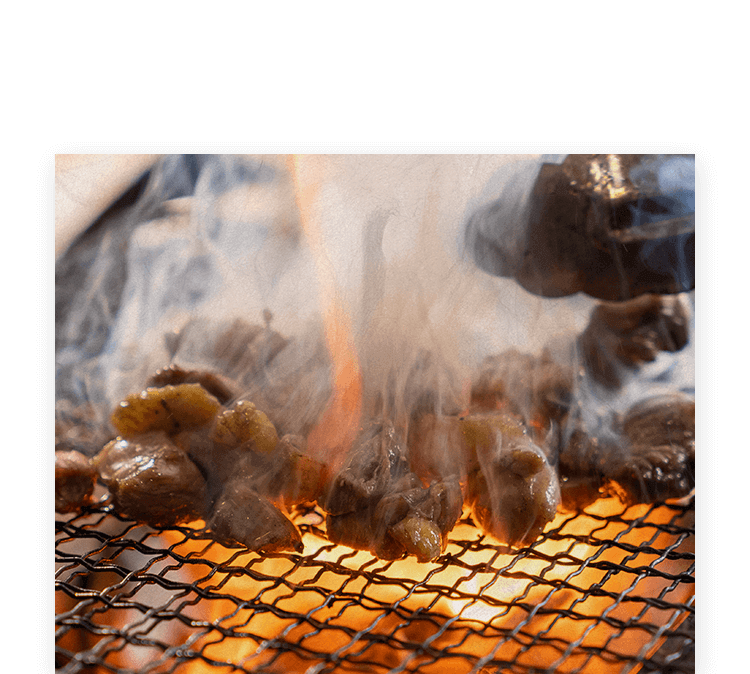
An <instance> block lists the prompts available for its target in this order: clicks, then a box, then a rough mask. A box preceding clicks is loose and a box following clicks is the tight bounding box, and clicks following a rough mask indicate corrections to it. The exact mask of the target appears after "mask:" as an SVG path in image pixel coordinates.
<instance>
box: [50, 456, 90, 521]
mask: <svg viewBox="0 0 750 674" xmlns="http://www.w3.org/2000/svg"><path fill="white" fill-rule="evenodd" d="M95 482H96V470H95V469H94V467H93V466H92V465H91V459H89V457H87V456H84V455H83V454H81V453H80V452H76V451H60V452H55V511H56V512H58V513H69V512H75V511H78V510H80V509H81V508H82V507H83V506H86V505H88V504H89V503H90V502H91V495H92V494H93V492H94V484H95Z"/></svg>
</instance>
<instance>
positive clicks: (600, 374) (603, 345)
mask: <svg viewBox="0 0 750 674" xmlns="http://www.w3.org/2000/svg"><path fill="white" fill-rule="evenodd" d="M689 324H690V311H689V308H688V304H687V301H686V300H685V298H684V297H682V296H680V295H641V296H640V297H637V298H635V299H633V300H630V301H628V302H613V303H602V304H600V305H599V306H597V307H596V309H594V311H593V313H592V314H591V319H590V321H589V324H588V326H587V327H586V329H585V330H584V332H583V334H582V335H581V336H580V338H579V346H580V351H581V356H582V359H583V364H584V366H585V368H586V371H587V372H588V373H589V375H590V376H591V377H592V379H593V380H594V381H597V382H598V383H599V384H601V385H602V386H605V387H606V388H610V389H613V388H619V387H620V386H621V385H622V383H623V379H624V377H625V376H626V375H627V373H628V372H633V371H635V370H636V369H637V368H638V367H639V366H641V365H643V364H644V363H647V362H651V361H653V360H655V359H656V357H657V356H658V355H659V353H660V352H661V351H669V352H675V351H680V350H681V349H683V348H684V347H685V346H686V345H687V343H688V340H689Z"/></svg>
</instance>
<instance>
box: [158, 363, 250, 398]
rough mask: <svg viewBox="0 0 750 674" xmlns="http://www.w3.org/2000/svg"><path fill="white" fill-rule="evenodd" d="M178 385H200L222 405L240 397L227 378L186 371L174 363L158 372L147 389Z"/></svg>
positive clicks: (201, 371) (234, 386)
mask: <svg viewBox="0 0 750 674" xmlns="http://www.w3.org/2000/svg"><path fill="white" fill-rule="evenodd" d="M177 384H200V385H201V386H202V387H203V388H204V389H206V391H208V392H209V393H210V394H211V395H212V396H213V397H214V398H216V399H217V400H218V401H219V402H220V403H221V404H222V405H226V404H227V403H229V402H230V401H232V400H234V399H235V398H238V397H239V390H238V389H237V387H236V385H235V384H234V383H233V382H231V381H230V380H229V379H227V378H226V377H223V376H221V375H220V374H217V373H215V372H209V371H208V370H185V369H184V368H182V367H180V366H179V365H176V364H174V363H172V364H171V365H169V366H168V367H165V368H162V369H161V370H157V371H156V372H155V373H154V374H153V375H151V377H150V378H149V380H148V381H147V382H146V386H147V387H156V388H161V387H163V386H176V385H177Z"/></svg>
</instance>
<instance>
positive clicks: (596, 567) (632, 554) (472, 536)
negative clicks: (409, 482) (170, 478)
mask: <svg viewBox="0 0 750 674" xmlns="http://www.w3.org/2000/svg"><path fill="white" fill-rule="evenodd" d="M58 518H59V519H58V521H57V539H56V562H57V574H56V580H57V583H56V614H57V616H56V627H57V629H56V646H57V649H56V652H57V660H58V666H61V667H63V669H62V671H65V672H81V671H86V672H133V671H139V672H159V673H162V672H185V673H190V674H193V673H197V672H212V673H214V672H236V671H246V672H308V671H309V672H332V671H342V672H401V671H405V672H411V671H420V672H491V671H500V670H502V671H510V672H534V671H550V672H635V671H639V670H640V671H654V670H655V669H657V668H659V667H660V666H661V665H660V664H659V663H662V664H663V663H664V662H671V663H672V664H671V667H672V669H671V670H670V671H692V669H693V667H694V665H693V664H692V659H691V657H692V656H691V653H692V648H693V635H692V632H691V630H689V629H685V628H684V627H683V628H681V627H680V625H681V624H682V623H683V621H684V620H685V619H686V618H689V617H691V616H693V615H694V589H695V585H694V573H695V555H694V533H695V528H694V504H693V501H692V500H690V501H689V502H680V503H674V504H666V505H664V504H662V505H658V506H633V507H631V508H629V509H625V508H624V507H623V506H621V505H620V504H619V503H618V502H616V501H614V500H612V499H609V500H603V501H599V502H598V503H596V504H594V506H592V507H591V508H589V509H588V510H587V511H586V513H585V514H579V515H573V514H568V515H564V514H560V515H558V517H557V518H556V519H555V521H554V522H552V523H551V524H550V525H549V526H548V527H547V529H546V531H545V533H544V535H543V536H542V537H541V538H540V539H539V540H538V541H537V542H536V543H535V544H534V545H533V546H531V547H528V548H524V549H522V550H520V551H518V552H517V553H515V554H503V553H502V552H501V551H500V549H499V548H498V547H497V545H496V543H495V542H494V541H493V540H492V539H491V538H489V537H487V536H483V535H482V534H481V532H480V531H479V530H477V529H476V528H475V527H473V526H472V525H471V524H470V523H469V522H468V521H466V520H462V522H461V523H460V524H459V525H458V526H457V527H456V528H455V529H454V531H453V532H452V533H451V538H450V543H449V545H448V549H447V550H446V552H445V554H444V555H443V556H441V557H440V558H439V559H437V560H436V561H435V562H432V563H427V564H420V563H417V562H416V561H414V560H411V559H404V560H398V561H395V562H386V561H381V560H378V559H376V558H374V557H373V556H372V555H370V554H369V553H365V552H356V551H354V550H351V549H350V548H347V547H344V546H337V545H333V544H331V543H329V542H328V541H327V540H326V539H325V538H324V531H323V529H322V518H321V516H320V513H319V512H318V511H313V510H309V511H300V512H298V514H297V516H296V521H297V523H298V525H299V526H300V529H301V530H302V531H303V534H304V536H303V540H304V543H305V549H304V552H303V554H301V555H298V554H294V553H288V554H287V553H282V554H275V555H272V556H271V555H269V556H266V557H261V556H259V555H258V554H255V553H250V552H246V551H245V550H244V549H240V548H235V549H230V548H227V547H224V546H222V545H219V544H218V543H215V542H213V541H211V540H210V539H209V538H208V537H207V535H206V534H205V532H203V531H202V530H201V529H200V528H199V527H200V523H198V524H196V525H194V526H193V527H179V528H174V529H169V530H165V531H161V532H155V531H154V530H152V529H149V528H146V527H143V526H139V525H136V524H134V523H132V522H127V521H124V520H122V519H120V518H119V517H117V516H116V515H114V514H113V513H111V512H110V511H109V510H107V509H106V508H101V509H92V510H89V511H87V513H85V514H83V515H79V516H75V517H67V518H60V516H58ZM667 639H668V641H667ZM665 641H666V645H665V646H664V648H662V649H661V650H660V651H659V652H658V655H657V656H654V654H655V653H656V652H657V650H658V649H659V648H660V647H661V646H662V645H663V644H665ZM675 663H676V664H675ZM680 663H684V669H681V668H680V667H681V665H680Z"/></svg>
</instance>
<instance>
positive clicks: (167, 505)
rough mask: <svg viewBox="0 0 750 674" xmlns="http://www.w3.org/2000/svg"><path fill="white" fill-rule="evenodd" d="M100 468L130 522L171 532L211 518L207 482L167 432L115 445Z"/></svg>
mask: <svg viewBox="0 0 750 674" xmlns="http://www.w3.org/2000/svg"><path fill="white" fill-rule="evenodd" d="M94 466H95V468H96V470H97V471H98V472H99V476H100V478H101V480H102V482H104V483H105V484H106V485H107V487H109V491H110V492H111V494H112V501H113V504H114V506H115V508H116V510H117V512H119V513H120V514H121V515H123V516H124V517H130V518H132V519H134V520H136V521H139V522H144V523H146V524H149V525H151V526H153V527H166V526H172V525H175V524H179V523H181V522H190V521H192V520H196V519H200V518H202V517H204V516H205V513H206V508H207V505H208V494H207V490H206V481H205V480H204V479H203V475H201V472H200V471H199V470H198V468H197V467H196V465H195V464H194V463H193V462H192V461H191V460H190V458H189V457H188V455H187V454H186V453H185V452H184V451H183V450H182V449H180V448H179V447H177V445H175V444H174V443H173V442H172V441H171V440H170V438H169V437H168V436H167V434H166V433H164V432H163V431H156V432H151V433H146V434H143V435H139V436H135V437H133V438H129V439H123V438H117V439H116V440H113V441H112V442H110V443H109V444H107V445H106V446H105V447H104V449H103V450H102V451H101V452H100V453H99V454H98V455H97V456H96V457H95V458H94Z"/></svg>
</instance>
